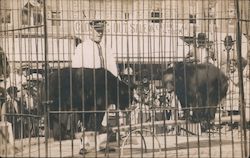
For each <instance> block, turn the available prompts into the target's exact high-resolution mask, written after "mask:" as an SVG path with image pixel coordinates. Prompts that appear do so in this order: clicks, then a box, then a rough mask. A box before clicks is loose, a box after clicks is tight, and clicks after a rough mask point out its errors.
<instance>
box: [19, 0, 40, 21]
mask: <svg viewBox="0 0 250 158" xmlns="http://www.w3.org/2000/svg"><path fill="white" fill-rule="evenodd" d="M21 16H22V17H21V18H22V24H23V25H41V24H42V19H43V18H42V11H41V6H40V3H38V2H36V1H29V2H27V3H26V4H25V5H24V7H23V9H22V13H21Z"/></svg>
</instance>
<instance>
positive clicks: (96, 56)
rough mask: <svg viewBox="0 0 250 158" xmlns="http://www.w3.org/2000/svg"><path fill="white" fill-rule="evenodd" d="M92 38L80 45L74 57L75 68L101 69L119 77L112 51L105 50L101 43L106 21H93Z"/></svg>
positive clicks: (91, 24) (91, 26)
mask: <svg viewBox="0 0 250 158" xmlns="http://www.w3.org/2000/svg"><path fill="white" fill-rule="evenodd" d="M89 24H90V32H91V34H90V38H89V39H87V40H85V41H84V42H82V43H80V44H78V46H77V47H76V50H75V54H74V56H73V57H72V67H73V68H81V67H84V68H100V67H103V68H105V69H107V70H109V71H110V72H111V73H112V74H114V75H115V76H118V71H117V66H116V62H115V58H114V57H113V54H112V51H110V50H107V51H105V50H106V49H104V48H105V47H104V46H103V44H102V43H101V40H102V37H103V33H104V29H105V25H106V21H104V20H93V21H91V22H90V23H89Z"/></svg>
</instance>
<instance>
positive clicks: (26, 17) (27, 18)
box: [22, 8, 30, 25]
mask: <svg viewBox="0 0 250 158" xmlns="http://www.w3.org/2000/svg"><path fill="white" fill-rule="evenodd" d="M22 24H23V25H30V12H29V11H28V9H26V8H24V9H23V10H22Z"/></svg>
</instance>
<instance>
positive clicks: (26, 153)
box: [3, 129, 250, 158]
mask: <svg viewBox="0 0 250 158" xmlns="http://www.w3.org/2000/svg"><path fill="white" fill-rule="evenodd" d="M241 136H242V135H241V133H240V130H238V129H235V130H233V131H232V130H231V131H229V130H228V129H222V130H221V134H219V133H218V132H216V133H211V134H208V133H206V134H204V133H203V134H202V135H200V136H197V135H195V136H184V135H178V136H176V135H175V134H173V133H169V135H165V136H164V135H163V134H158V135H155V137H154V138H153V137H152V135H150V134H147V135H146V136H144V137H143V138H144V139H145V144H146V150H145V146H144V145H143V144H144V143H142V142H143V141H142V137H141V136H140V135H133V136H132V139H130V137H128V140H131V141H128V142H131V143H128V142H127V143H124V145H122V143H123V140H121V141H120V144H121V145H118V143H117V141H114V142H110V143H109V147H110V148H113V149H115V151H112V152H107V153H105V150H104V151H98V152H95V150H94V149H92V150H90V151H89V152H88V153H87V154H85V155H80V154H79V150H80V139H74V140H65V141H61V142H59V141H54V140H53V139H49V140H48V157H73V156H74V157H169V158H175V157H179V158H186V157H190V158H195V157H201V158H207V157H211V158H217V157H223V158H232V157H235V158H238V157H244V156H243V155H242V154H243V148H242V147H243V146H242V145H243V140H241V139H242V137H241ZM249 138H250V132H249V131H247V140H246V141H247V144H248V148H247V150H248V153H249V151H250V141H249ZM153 140H154V141H153ZM157 140H158V141H157ZM15 146H16V147H15V154H14V152H12V153H11V154H10V153H9V154H8V155H3V156H8V157H13V156H15V157H45V156H46V155H45V139H44V137H39V138H31V139H23V140H22V141H20V140H19V141H15ZM105 146H106V144H103V147H105ZM8 148H9V150H12V149H13V150H14V147H13V146H12V147H8Z"/></svg>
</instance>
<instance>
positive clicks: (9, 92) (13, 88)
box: [7, 86, 19, 94]
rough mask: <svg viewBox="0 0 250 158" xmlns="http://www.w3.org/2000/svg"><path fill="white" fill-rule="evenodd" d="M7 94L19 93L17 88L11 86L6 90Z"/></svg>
mask: <svg viewBox="0 0 250 158" xmlns="http://www.w3.org/2000/svg"><path fill="white" fill-rule="evenodd" d="M7 92H8V94H16V93H17V92H19V90H18V89H17V87H15V86H11V87H9V88H7Z"/></svg>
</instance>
